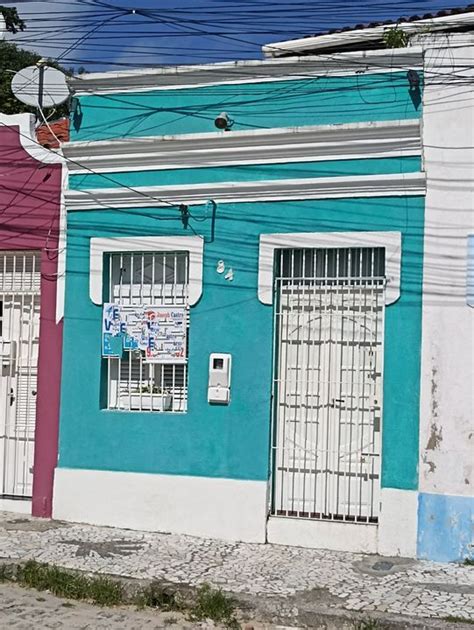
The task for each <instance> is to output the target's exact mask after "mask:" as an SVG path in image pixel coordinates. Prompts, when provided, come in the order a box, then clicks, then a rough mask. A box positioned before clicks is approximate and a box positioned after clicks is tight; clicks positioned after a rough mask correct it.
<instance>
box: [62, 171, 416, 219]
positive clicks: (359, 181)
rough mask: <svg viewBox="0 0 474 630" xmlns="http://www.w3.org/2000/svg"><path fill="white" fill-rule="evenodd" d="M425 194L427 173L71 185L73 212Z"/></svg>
mask: <svg viewBox="0 0 474 630" xmlns="http://www.w3.org/2000/svg"><path fill="white" fill-rule="evenodd" d="M424 194H425V175H424V173H421V172H417V173H395V174H388V175H356V176H349V177H311V178H310V177H308V178H303V179H281V180H260V181H245V182H235V181H234V182H218V183H213V182H209V183H206V184H191V185H188V186H184V185H176V186H143V187H138V188H122V187H118V188H94V189H88V190H69V191H67V193H66V206H67V209H68V211H75V210H109V209H111V208H150V207H156V208H157V207H163V206H169V205H170V204H171V205H177V206H178V205H180V204H183V203H185V204H188V205H201V204H205V203H206V202H207V201H208V200H209V199H213V200H214V201H216V202H221V203H237V202H246V201H279V200H292V199H294V200H297V199H339V198H357V197H392V196H395V197H396V196H400V197H401V196H419V195H424Z"/></svg>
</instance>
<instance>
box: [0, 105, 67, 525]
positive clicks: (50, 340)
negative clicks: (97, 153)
mask: <svg viewBox="0 0 474 630" xmlns="http://www.w3.org/2000/svg"><path fill="white" fill-rule="evenodd" d="M33 134H34V130H33V125H32V116H31V115H30V114H20V115H15V116H5V115H1V114H0V250H1V251H5V250H7V251H8V250H10V251H12V250H23V251H24V250H36V251H40V252H41V257H40V259H41V295H40V333H39V358H38V382H37V395H36V429H35V451H34V466H33V497H32V513H33V515H35V516H42V517H49V516H51V510H52V493H53V475H54V468H55V466H56V462H57V443H58V423H59V392H60V375H61V348H62V322H60V323H57V315H56V303H57V279H58V259H59V258H60V249H59V245H58V242H59V232H60V217H61V202H62V178H63V166H62V159H61V157H60V156H59V155H56V154H54V153H52V152H50V151H48V150H46V149H44V148H42V147H40V146H39V145H38V144H37V143H36V141H35V140H34V139H33V138H34V135H33Z"/></svg>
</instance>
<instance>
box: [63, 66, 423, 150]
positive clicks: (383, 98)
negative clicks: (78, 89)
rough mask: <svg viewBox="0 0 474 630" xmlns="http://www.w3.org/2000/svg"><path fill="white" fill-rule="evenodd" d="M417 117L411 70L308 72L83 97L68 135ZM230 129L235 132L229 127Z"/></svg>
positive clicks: (132, 134)
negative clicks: (224, 116) (220, 121)
mask: <svg viewBox="0 0 474 630" xmlns="http://www.w3.org/2000/svg"><path fill="white" fill-rule="evenodd" d="M222 111H226V112H227V113H228V114H229V116H230V117H231V118H232V119H233V120H234V121H235V123H234V126H233V130H238V131H245V130H252V129H269V128H272V127H296V126H304V125H324V124H335V123H347V122H363V121H373V120H397V119H405V118H417V117H419V115H420V108H419V107H418V109H417V105H416V103H413V101H412V99H411V97H410V94H409V90H408V81H407V78H406V72H386V73H380V74H367V75H365V74H358V75H351V76H346V77H327V76H321V77H309V78H303V79H297V80H288V81H286V80H285V81H271V82H264V83H242V84H234V85H225V84H221V85H212V86H205V87H200V88H185V89H179V90H154V91H150V92H136V93H124V94H110V95H91V96H82V97H81V98H80V108H79V109H78V110H77V111H76V113H75V115H74V116H73V124H72V127H71V141H76V140H103V139H107V138H124V137H140V136H154V135H157V136H159V135H164V134H183V133H204V132H212V131H216V129H215V127H214V119H215V118H216V116H218V115H219V114H220V113H221V112H222ZM229 133H231V132H229Z"/></svg>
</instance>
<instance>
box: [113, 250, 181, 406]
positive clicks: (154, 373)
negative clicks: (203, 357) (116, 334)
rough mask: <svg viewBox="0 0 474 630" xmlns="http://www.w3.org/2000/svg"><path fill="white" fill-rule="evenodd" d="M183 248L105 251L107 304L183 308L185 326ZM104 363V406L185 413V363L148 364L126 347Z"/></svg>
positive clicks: (141, 355) (140, 354) (142, 355)
mask: <svg viewBox="0 0 474 630" xmlns="http://www.w3.org/2000/svg"><path fill="white" fill-rule="evenodd" d="M188 288H189V259H188V253H187V252H153V253H150V252H147V253H140V252H127V253H117V254H110V255H109V302H114V303H116V304H121V305H159V306H179V307H184V308H186V322H187V329H188V330H189V307H188ZM104 360H105V361H106V362H107V375H108V376H107V378H108V392H107V408H108V409H121V410H126V411H155V412H164V411H168V412H177V413H179V412H181V413H182V412H185V411H186V410H187V390H188V383H187V361H188V345H187V344H186V360H185V362H184V363H183V362H180V363H166V364H157V363H147V361H146V359H145V354H144V352H143V351H141V350H132V351H124V354H123V357H122V358H115V357H109V358H107V359H104Z"/></svg>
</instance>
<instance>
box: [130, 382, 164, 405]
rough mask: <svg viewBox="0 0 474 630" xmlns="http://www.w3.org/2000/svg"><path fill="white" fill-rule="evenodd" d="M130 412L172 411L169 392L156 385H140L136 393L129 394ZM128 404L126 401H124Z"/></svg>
mask: <svg viewBox="0 0 474 630" xmlns="http://www.w3.org/2000/svg"><path fill="white" fill-rule="evenodd" d="M129 400H130V410H132V411H140V410H142V409H143V410H145V409H151V410H152V411H171V410H172V409H173V397H172V396H171V392H170V391H169V390H168V389H166V388H163V387H158V386H157V385H142V386H141V388H139V389H138V390H137V391H134V392H132V393H131V394H130V399H129ZM126 402H128V400H126Z"/></svg>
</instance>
